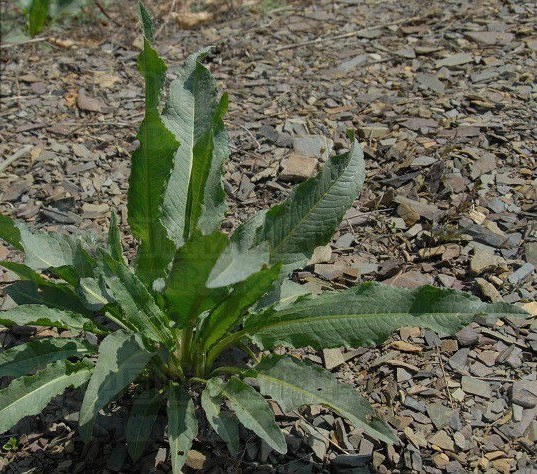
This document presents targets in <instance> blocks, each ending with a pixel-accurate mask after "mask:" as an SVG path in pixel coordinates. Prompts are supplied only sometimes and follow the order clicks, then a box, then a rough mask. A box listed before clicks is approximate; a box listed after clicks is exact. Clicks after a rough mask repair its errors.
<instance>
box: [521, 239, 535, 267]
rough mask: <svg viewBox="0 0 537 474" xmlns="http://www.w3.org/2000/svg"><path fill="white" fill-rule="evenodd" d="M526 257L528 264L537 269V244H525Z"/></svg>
mask: <svg viewBox="0 0 537 474" xmlns="http://www.w3.org/2000/svg"><path fill="white" fill-rule="evenodd" d="M524 255H525V257H526V262H528V263H531V264H532V265H533V266H534V267H537V242H528V243H526V244H524Z"/></svg>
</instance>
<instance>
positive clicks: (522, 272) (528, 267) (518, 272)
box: [507, 263, 535, 284]
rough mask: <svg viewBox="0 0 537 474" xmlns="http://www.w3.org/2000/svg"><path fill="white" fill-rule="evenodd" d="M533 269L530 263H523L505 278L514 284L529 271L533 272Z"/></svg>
mask: <svg viewBox="0 0 537 474" xmlns="http://www.w3.org/2000/svg"><path fill="white" fill-rule="evenodd" d="M533 270H535V267H534V266H533V265H532V264H531V263H525V264H524V265H522V266H521V267H520V268H519V269H518V270H516V271H515V272H513V273H511V275H509V276H508V277H507V279H508V280H509V282H510V283H513V284H516V283H518V282H519V281H520V280H522V279H523V278H525V277H526V276H528V275H529V274H530V273H531V272H533Z"/></svg>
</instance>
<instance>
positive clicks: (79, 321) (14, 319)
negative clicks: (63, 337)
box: [0, 304, 103, 334]
mask: <svg viewBox="0 0 537 474" xmlns="http://www.w3.org/2000/svg"><path fill="white" fill-rule="evenodd" d="M0 324H4V325H6V326H11V325H13V324H17V325H19V326H27V325H33V326H51V327H56V328H62V329H70V330H72V331H90V332H93V333H95V334H103V330H101V329H100V328H99V327H98V326H97V325H96V324H95V323H94V322H93V321H91V320H90V319H87V318H85V317H84V316H82V315H80V314H78V313H73V312H71V311H64V310H61V309H57V308H50V307H48V306H44V305H39V304H25V305H22V306H15V307H14V308H10V309H7V310H5V311H0Z"/></svg>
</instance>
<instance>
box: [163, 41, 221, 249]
mask: <svg viewBox="0 0 537 474" xmlns="http://www.w3.org/2000/svg"><path fill="white" fill-rule="evenodd" d="M208 51H209V49H203V50H201V51H199V52H197V53H195V54H193V55H191V56H189V57H188V58H187V60H186V61H185V65H184V67H183V68H182V69H181V70H180V71H179V74H178V77H177V79H175V80H174V81H173V82H172V83H171V84H170V95H169V98H168V101H167V103H166V106H165V108H164V111H163V114H162V119H163V121H164V123H165V124H166V126H167V127H168V129H169V130H171V131H172V132H173V134H174V136H175V137H176V139H177V140H178V141H179V142H180V143H181V146H180V147H179V148H178V149H177V152H176V154H175V160H174V167H173V171H172V173H171V176H170V180H169V184H168V187H167V188H166V194H165V196H164V202H163V206H162V221H163V223H164V225H165V227H166V229H167V230H168V235H169V236H170V238H171V239H172V240H173V241H174V242H175V244H176V246H177V247H179V246H181V245H182V244H183V243H184V242H185V241H187V240H189V239H190V238H191V237H192V235H193V234H194V232H195V230H196V228H199V229H200V230H201V231H202V232H203V233H204V234H208V233H210V232H212V231H214V230H216V229H218V228H219V226H220V222H221V220H222V218H223V216H224V212H225V209H226V205H225V201H224V198H225V195H224V191H223V188H222V182H221V169H222V164H223V162H224V160H225V159H226V158H227V156H228V154H229V151H228V147H227V136H226V134H225V130H224V124H223V116H224V114H225V112H226V110H227V106H228V99H227V95H225V94H224V96H222V99H221V100H220V102H219V103H217V89H216V81H215V80H214V78H213V77H212V76H211V73H210V72H209V70H208V69H207V68H206V67H205V66H203V65H202V64H201V62H200V61H201V59H202V58H203V57H204V56H205V55H206V54H207V53H208Z"/></svg>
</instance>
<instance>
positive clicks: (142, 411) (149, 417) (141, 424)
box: [125, 388, 162, 462]
mask: <svg viewBox="0 0 537 474" xmlns="http://www.w3.org/2000/svg"><path fill="white" fill-rule="evenodd" d="M161 405H162V399H161V396H160V393H159V391H158V390H157V389H156V388H152V389H150V390H148V391H144V392H142V393H140V394H139V395H138V396H137V397H136V398H135V399H134V403H133V404H132V408H131V412H130V415H129V419H128V421H127V430H126V434H125V436H126V439H127V449H128V451H129V454H130V457H131V458H132V460H133V461H134V462H136V461H137V460H138V459H140V458H141V457H142V455H143V454H144V450H145V448H146V446H147V442H148V441H149V439H150V438H151V430H152V429H153V425H154V424H155V420H156V419H157V415H158V413H159V411H160V407H161Z"/></svg>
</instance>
